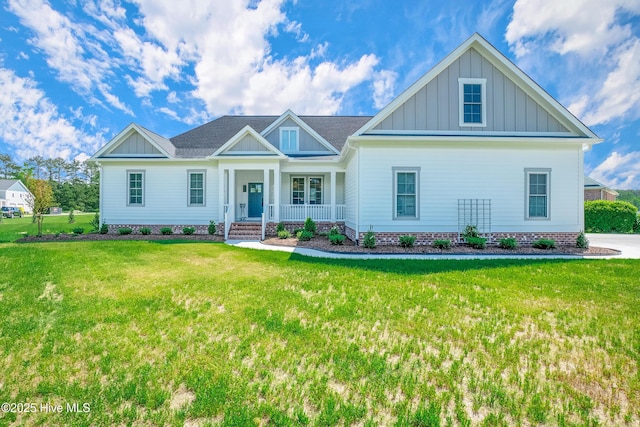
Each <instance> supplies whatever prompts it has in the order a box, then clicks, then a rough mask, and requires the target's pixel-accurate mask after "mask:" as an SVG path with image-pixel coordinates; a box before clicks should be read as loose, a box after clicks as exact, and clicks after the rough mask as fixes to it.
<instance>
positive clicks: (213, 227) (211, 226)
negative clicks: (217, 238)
mask: <svg viewBox="0 0 640 427" xmlns="http://www.w3.org/2000/svg"><path fill="white" fill-rule="evenodd" d="M207 232H208V233H209V234H211V235H214V234H216V222H215V221H214V220H211V221H209V226H208V227H207Z"/></svg>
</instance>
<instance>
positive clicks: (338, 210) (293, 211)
mask: <svg viewBox="0 0 640 427" xmlns="http://www.w3.org/2000/svg"><path fill="white" fill-rule="evenodd" d="M332 208H335V214H336V215H335V220H336V221H344V211H345V206H344V205H336V206H335V207H332V206H331V205H280V221H304V220H305V219H307V218H311V219H312V220H314V221H331V220H332V217H331V210H332ZM273 209H275V206H274V205H269V219H273V215H272V214H273Z"/></svg>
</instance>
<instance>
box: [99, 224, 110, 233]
mask: <svg viewBox="0 0 640 427" xmlns="http://www.w3.org/2000/svg"><path fill="white" fill-rule="evenodd" d="M108 232H109V226H108V225H107V223H106V222H103V223H102V226H101V227H100V234H107V233H108Z"/></svg>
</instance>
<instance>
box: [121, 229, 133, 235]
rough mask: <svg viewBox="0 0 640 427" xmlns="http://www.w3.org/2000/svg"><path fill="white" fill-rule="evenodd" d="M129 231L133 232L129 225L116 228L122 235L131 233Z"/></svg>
mask: <svg viewBox="0 0 640 427" xmlns="http://www.w3.org/2000/svg"><path fill="white" fill-rule="evenodd" d="M131 233H133V230H132V229H131V228H129V227H122V228H118V234H119V235H121V236H124V235H126V234H131Z"/></svg>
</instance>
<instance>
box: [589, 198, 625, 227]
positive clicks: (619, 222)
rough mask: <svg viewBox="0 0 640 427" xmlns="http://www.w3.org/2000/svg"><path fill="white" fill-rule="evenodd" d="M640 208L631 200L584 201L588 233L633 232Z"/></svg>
mask: <svg viewBox="0 0 640 427" xmlns="http://www.w3.org/2000/svg"><path fill="white" fill-rule="evenodd" d="M637 212H638V209H637V208H636V207H635V206H633V205H632V204H631V203H629V202H611V201H608V200H593V201H586V202H584V228H585V231H586V232H587V233H611V232H614V233H631V232H633V226H634V224H635V221H636V217H637Z"/></svg>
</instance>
